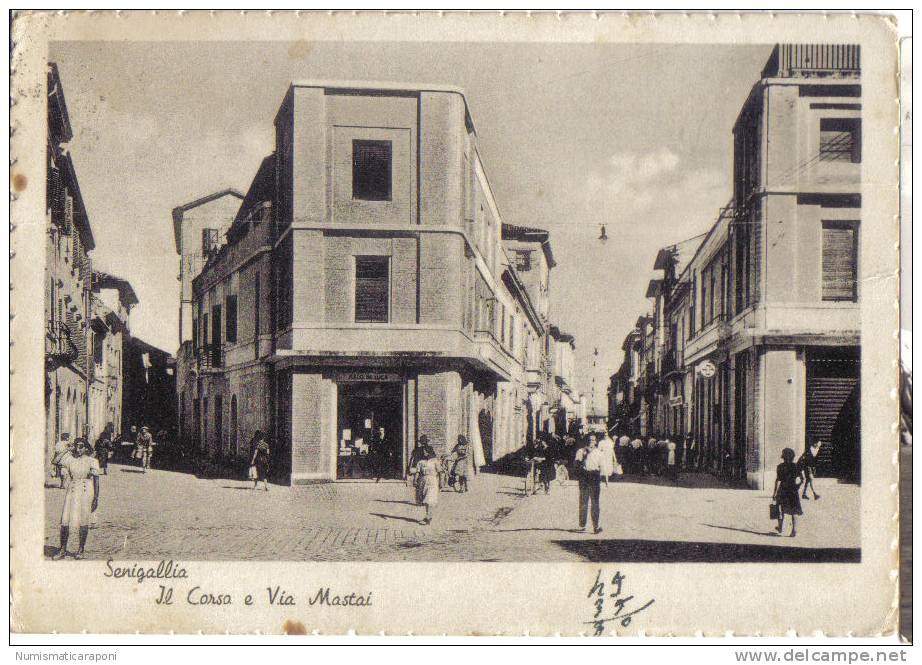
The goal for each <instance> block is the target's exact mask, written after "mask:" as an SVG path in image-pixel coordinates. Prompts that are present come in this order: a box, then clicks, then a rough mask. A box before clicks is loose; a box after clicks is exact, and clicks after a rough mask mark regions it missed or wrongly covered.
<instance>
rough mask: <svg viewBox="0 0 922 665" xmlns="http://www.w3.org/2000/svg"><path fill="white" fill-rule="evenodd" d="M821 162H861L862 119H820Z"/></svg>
mask: <svg viewBox="0 0 922 665" xmlns="http://www.w3.org/2000/svg"><path fill="white" fill-rule="evenodd" d="M820 161H821V162H852V163H853V164H857V163H859V162H860V161H861V119H860V118H821V119H820Z"/></svg>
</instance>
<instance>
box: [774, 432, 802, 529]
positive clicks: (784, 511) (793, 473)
mask: <svg viewBox="0 0 922 665" xmlns="http://www.w3.org/2000/svg"><path fill="white" fill-rule="evenodd" d="M781 459H782V462H781V464H779V465H778V468H777V469H776V475H775V490H774V492H773V493H772V501H774V502H775V503H776V504H777V505H778V526H777V527H775V531H777V532H778V533H782V532H783V530H784V516H785V515H790V516H791V538H793V537H794V536H796V535H797V515H803V514H804V511H803V509H802V508H801V507H800V492H799V491H798V490H799V489H800V483H801V475H802V473H803V471H802V470H801V468H800V467H799V466H798V465H797V464H795V463H794V451H793V450H791V449H790V448H785V449H784V450H782V451H781Z"/></svg>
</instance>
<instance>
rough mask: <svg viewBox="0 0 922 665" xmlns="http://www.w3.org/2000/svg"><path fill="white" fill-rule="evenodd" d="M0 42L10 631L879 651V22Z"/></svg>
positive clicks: (452, 19)
mask: <svg viewBox="0 0 922 665" xmlns="http://www.w3.org/2000/svg"><path fill="white" fill-rule="evenodd" d="M12 31H13V48H12V61H11V62H12V79H11V80H12V93H11V94H12V101H13V107H12V111H11V113H12V120H11V131H12V152H11V157H12V161H11V188H12V190H13V200H12V204H11V211H12V212H11V214H12V233H11V244H12V251H13V259H12V263H11V271H12V292H11V295H12V300H11V310H12V311H11V314H12V323H11V331H12V340H13V346H12V352H11V354H12V358H11V365H12V371H13V375H12V393H11V394H12V431H11V495H10V501H11V515H12V532H11V538H12V550H11V551H12V561H11V568H12V569H11V587H12V590H11V599H12V629H13V630H14V631H15V632H24V633H44V632H58V633H68V632H80V631H89V632H100V631H103V632H115V633H127V632H140V633H166V632H170V631H173V632H176V633H192V632H198V631H202V632H205V633H225V632H229V633H256V632H261V633H276V634H281V633H289V634H291V633H295V634H309V633H313V632H319V633H324V634H342V633H346V632H348V631H350V630H354V631H355V632H357V633H359V634H382V633H383V634H390V635H395V634H402V635H407V634H415V635H432V634H446V633H447V634H452V635H523V634H528V635H563V636H578V635H586V636H593V635H622V636H624V635H628V636H637V635H646V636H666V635H686V636H687V635H694V634H699V633H700V634H703V635H705V636H708V635H725V634H727V633H733V634H735V635H748V636H756V635H763V636H766V635H768V636H771V635H791V634H798V635H810V634H816V633H822V634H824V635H829V636H846V635H858V636H880V635H892V634H893V633H894V632H895V631H896V628H897V619H898V602H897V597H898V569H899V550H898V544H899V543H898V531H897V510H898V502H897V494H896V482H897V477H898V474H897V461H896V460H897V455H896V453H897V448H898V433H897V423H898V420H899V413H898V410H899V403H898V399H897V396H898V395H897V390H896V389H897V385H898V377H899V371H898V365H897V362H898V358H899V346H898V338H897V333H898V330H899V306H898V283H899V279H898V256H899V218H898V212H899V211H898V201H899V190H898V180H899V165H898V156H899V135H898V128H899V119H900V109H899V95H898V80H899V72H898V64H897V63H898V58H897V56H898V45H897V42H896V32H895V28H894V26H893V24H892V22H891V21H889V20H888V19H887V18H886V17H882V16H871V15H867V16H861V15H824V16H822V15H816V14H814V15H795V14H789V15H773V16H770V15H766V14H733V15H730V14H727V15H703V14H702V15H695V14H692V15H678V14H671V15H670V14H662V15H654V14H624V15H616V14H611V15H608V14H587V13H583V14H552V13H548V14H540V13H539V14H524V13H523V14H516V13H508V14H489V13H487V14H477V15H469V14H461V13H458V14H452V13H445V14H434V13H419V14H417V13H395V14H385V13H374V12H359V13H348V14H347V13H343V14H338V13H310V12H306V13H297V14H296V13H284V12H283V13H240V12H236V13H221V12H215V13H195V12H191V13H182V14H179V13H169V12H158V13H148V12H124V13H120V14H115V13H107V12H96V13H80V12H78V13H52V12H45V13H43V12H26V13H21V14H18V15H16V16H15V19H14V22H13V25H12Z"/></svg>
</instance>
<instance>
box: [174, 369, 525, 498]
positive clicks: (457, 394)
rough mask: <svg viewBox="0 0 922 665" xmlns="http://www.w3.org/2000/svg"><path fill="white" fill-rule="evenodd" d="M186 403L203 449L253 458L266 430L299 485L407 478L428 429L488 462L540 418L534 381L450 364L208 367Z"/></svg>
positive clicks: (282, 469)
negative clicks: (533, 399) (506, 378)
mask: <svg viewBox="0 0 922 665" xmlns="http://www.w3.org/2000/svg"><path fill="white" fill-rule="evenodd" d="M187 392H191V393H192V395H190V394H187ZM179 401H180V403H181V404H188V405H189V406H190V408H189V412H188V414H187V416H186V417H185V418H184V422H186V431H187V437H186V438H187V439H188V441H189V444H188V445H190V446H191V447H192V448H193V449H194V450H196V451H197V452H198V453H199V454H201V455H203V456H205V457H206V458H208V459H209V460H211V461H219V462H230V463H233V464H236V465H237V466H241V465H245V464H247V463H248V457H249V455H250V451H251V448H252V440H253V437H254V436H255V434H256V432H257V431H259V432H262V433H264V434H266V435H267V436H268V437H269V438H270V441H271V443H272V455H271V465H272V475H273V477H274V478H275V479H276V480H278V481H280V482H286V483H292V484H299V483H309V482H313V481H330V480H361V479H378V478H380V479H385V480H387V479H402V478H405V477H406V475H407V470H408V466H409V463H410V459H411V456H412V454H413V450H414V448H415V447H416V446H417V445H418V444H419V441H420V439H421V438H422V437H423V436H425V437H426V439H427V440H428V443H429V445H430V446H431V447H432V448H433V450H434V451H435V453H436V454H437V455H438V456H440V457H444V456H447V455H450V454H451V452H452V451H453V449H454V447H455V446H456V445H457V443H458V440H459V437H460V436H464V437H465V438H466V439H467V440H468V442H469V444H470V451H471V456H472V461H473V463H474V465H475V466H477V467H481V466H484V465H486V464H489V463H491V462H494V461H497V460H499V459H501V458H503V457H505V456H507V455H510V454H511V453H514V452H515V451H517V450H519V449H521V448H522V447H524V445H525V442H526V440H527V438H528V436H529V432H530V431H531V432H532V434H533V428H534V426H535V423H534V408H533V407H532V406H531V400H530V397H529V393H528V387H527V386H526V385H524V384H519V383H516V382H512V381H501V380H498V377H497V376H496V375H494V374H491V373H489V372H483V371H477V370H476V369H474V368H471V367H470V366H469V365H466V364H463V363H452V362H440V363H438V364H436V363H427V364H422V363H415V364H410V363H407V362H400V361H399V360H395V359H391V360H389V361H388V360H386V359H378V362H376V363H375V364H361V363H357V362H354V361H345V362H342V363H341V364H334V363H331V362H329V361H326V362H324V363H323V364H312V363H311V362H309V361H307V360H302V359H299V358H297V357H295V358H284V359H283V360H282V361H279V362H276V363H273V364H270V363H252V364H251V365H249V366H244V367H236V368H228V369H225V370H224V371H222V372H214V373H210V374H205V375H200V376H199V377H198V378H197V384H196V385H195V386H194V389H193V390H191V391H190V390H181V391H180V395H179ZM190 420H191V421H192V422H191V423H189V421H190ZM530 428H531V429H530ZM190 431H191V433H192V436H189V432H190Z"/></svg>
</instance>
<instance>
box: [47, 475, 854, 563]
mask: <svg viewBox="0 0 922 665" xmlns="http://www.w3.org/2000/svg"><path fill="white" fill-rule="evenodd" d="M100 484H101V491H100V508H99V522H98V525H97V526H96V527H95V528H94V529H92V530H91V531H90V538H89V541H88V544H87V558H91V559H107V558H112V559H119V560H126V559H137V560H144V559H168V558H173V559H182V560H186V561H194V560H224V559H230V560H276V561H289V560H313V561H333V560H360V561H400V560H415V561H440V560H451V561H584V560H608V561H629V560H633V561H709V560H714V561H755V560H779V561H798V560H810V561H817V560H821V561H852V560H857V558H858V557H859V556H860V553H859V550H858V547H859V545H860V534H859V521H858V515H859V512H860V511H859V510H858V508H859V488H858V487H856V486H853V485H845V484H838V483H835V482H834V481H822V480H821V481H820V482H819V484H818V489H819V491H820V493H821V495H822V499H821V500H820V501H816V502H813V501H805V502H804V512H805V513H806V514H805V515H804V517H803V518H802V519H801V520H800V522H799V525H798V536H797V538H786V537H785V538H781V537H777V536H776V535H775V534H774V532H773V530H772V527H773V526H774V523H773V522H770V521H769V520H768V503H769V501H768V494H767V493H766V492H760V491H753V490H742V489H730V488H726V487H722V486H719V485H718V484H717V483H715V482H714V481H713V479H710V478H709V477H707V476H698V475H683V477H682V481H681V485H682V486H680V487H673V486H670V485H669V484H668V483H666V482H664V481H663V480H662V479H659V478H645V479H643V482H636V481H635V480H634V479H631V480H625V479H618V480H616V481H614V482H612V484H611V485H610V486H608V487H603V489H602V502H601V503H602V524H603V527H604V531H603V533H602V534H599V535H598V536H595V535H591V534H582V533H576V532H574V527H576V523H575V522H576V504H577V487H576V485H575V483H572V482H571V483H568V484H566V485H564V486H561V485H559V484H557V483H555V484H554V485H553V486H552V489H551V493H550V495H548V496H545V495H543V494H538V495H536V496H534V495H532V496H525V495H524V493H523V482H522V480H521V479H520V478H514V477H509V476H500V475H494V474H481V475H480V476H479V477H477V478H476V479H475V481H474V482H473V484H472V488H471V491H470V492H469V493H467V494H457V493H455V492H452V491H448V492H445V493H443V494H442V495H441V499H440V503H439V505H438V507H437V509H436V510H437V512H436V519H435V522H434V523H433V524H432V525H430V526H425V525H422V524H420V522H419V520H420V519H421V518H422V516H423V509H422V508H420V507H418V506H416V505H415V504H414V503H413V501H412V491H411V489H410V488H408V487H406V485H405V484H404V483H402V482H393V481H391V482H381V483H373V482H344V483H326V484H315V485H303V486H295V487H283V486H276V485H273V486H271V489H270V491H269V492H264V491H263V490H262V489H260V490H256V491H253V490H251V489H250V488H251V487H252V484H251V483H248V482H245V481H240V480H226V479H200V478H196V477H195V476H192V475H189V474H182V473H175V472H169V471H160V470H153V471H150V472H148V473H146V474H141V473H138V470H137V469H135V468H133V467H128V466H122V465H111V466H110V467H109V475H108V476H103V477H102V478H101V479H100ZM63 495H64V492H63V491H62V490H60V489H56V488H48V489H46V491H45V498H46V528H45V544H46V547H45V554H46V556H48V555H50V554H51V553H53V552H54V549H55V548H56V547H57V542H58V523H59V519H60V514H61V506H62V502H63Z"/></svg>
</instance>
